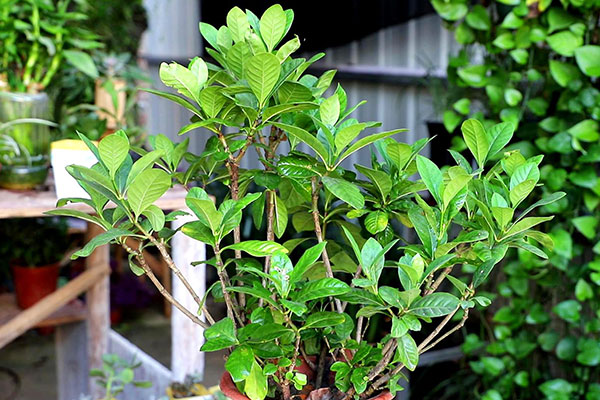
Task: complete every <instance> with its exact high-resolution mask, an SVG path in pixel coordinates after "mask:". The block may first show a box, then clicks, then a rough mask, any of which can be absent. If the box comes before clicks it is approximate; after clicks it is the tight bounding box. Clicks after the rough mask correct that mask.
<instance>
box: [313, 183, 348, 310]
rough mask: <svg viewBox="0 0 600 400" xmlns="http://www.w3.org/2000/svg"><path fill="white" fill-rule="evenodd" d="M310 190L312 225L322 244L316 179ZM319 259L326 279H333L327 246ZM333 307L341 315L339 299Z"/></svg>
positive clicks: (335, 299) (335, 300)
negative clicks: (323, 267) (321, 260)
mask: <svg viewBox="0 0 600 400" xmlns="http://www.w3.org/2000/svg"><path fill="white" fill-rule="evenodd" d="M311 188H312V217H313V223H314V225H315V235H316V236H317V241H318V242H319V243H321V242H323V232H322V230H321V220H320V215H319V186H318V185H317V178H316V177H314V176H313V177H312V179H311ZM321 258H322V259H323V264H324V265H325V274H326V275H327V277H328V278H333V270H332V269H331V261H330V260H329V255H328V254H327V246H325V247H323V252H322V253H321ZM334 302H335V306H336V308H337V310H338V312H340V313H343V312H344V308H343V307H342V303H341V302H340V300H339V299H337V298H334Z"/></svg>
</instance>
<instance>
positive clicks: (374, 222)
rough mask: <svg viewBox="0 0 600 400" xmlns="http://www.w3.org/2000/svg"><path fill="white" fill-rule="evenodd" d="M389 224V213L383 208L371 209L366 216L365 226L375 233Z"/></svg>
mask: <svg viewBox="0 0 600 400" xmlns="http://www.w3.org/2000/svg"><path fill="white" fill-rule="evenodd" d="M387 225H388V213H387V212H385V211H382V210H375V211H371V212H370V213H369V214H367V217H366V218H365V228H367V231H369V232H370V233H372V234H373V235H374V234H376V233H379V232H381V231H383V230H384V229H385V228H386V227H387Z"/></svg>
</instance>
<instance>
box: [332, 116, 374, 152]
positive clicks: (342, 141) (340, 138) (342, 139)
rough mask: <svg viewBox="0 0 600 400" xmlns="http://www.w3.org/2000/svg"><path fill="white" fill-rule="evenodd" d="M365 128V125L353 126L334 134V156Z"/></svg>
mask: <svg viewBox="0 0 600 400" xmlns="http://www.w3.org/2000/svg"><path fill="white" fill-rule="evenodd" d="M366 127H367V124H365V123H359V124H353V125H349V126H346V127H344V128H342V129H340V130H339V131H338V132H337V133H336V134H335V155H336V156H338V155H339V154H340V153H341V152H342V151H343V150H344V149H345V148H346V146H348V145H349V144H350V143H351V142H352V141H353V140H354V139H355V138H356V137H357V136H358V135H359V134H360V132H362V131H363V130H364V129H365V128H366Z"/></svg>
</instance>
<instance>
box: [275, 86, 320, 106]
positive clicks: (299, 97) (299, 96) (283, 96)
mask: <svg viewBox="0 0 600 400" xmlns="http://www.w3.org/2000/svg"><path fill="white" fill-rule="evenodd" d="M277 96H278V98H279V103H281V104H286V103H294V102H298V101H308V100H311V99H312V98H313V95H312V92H311V91H310V89H309V88H307V87H306V86H304V85H303V84H301V83H298V82H289V81H287V82H283V84H282V85H281V86H280V87H279V89H278V90H277Z"/></svg>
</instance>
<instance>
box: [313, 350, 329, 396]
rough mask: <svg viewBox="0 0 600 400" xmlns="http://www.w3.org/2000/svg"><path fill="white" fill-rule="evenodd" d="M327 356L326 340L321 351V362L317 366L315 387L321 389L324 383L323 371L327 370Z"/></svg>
mask: <svg viewBox="0 0 600 400" xmlns="http://www.w3.org/2000/svg"><path fill="white" fill-rule="evenodd" d="M326 358H327V345H326V344H325V341H323V344H322V346H321V353H320V354H319V364H318V366H317V378H316V380H315V389H320V388H321V384H322V383H323V373H324V371H325V359H326Z"/></svg>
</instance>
